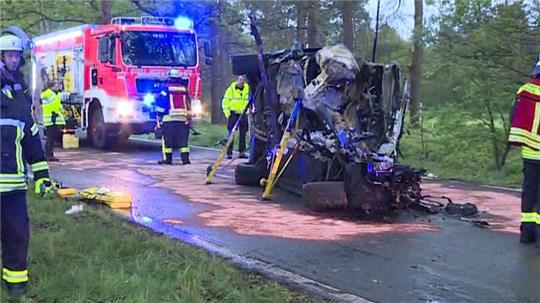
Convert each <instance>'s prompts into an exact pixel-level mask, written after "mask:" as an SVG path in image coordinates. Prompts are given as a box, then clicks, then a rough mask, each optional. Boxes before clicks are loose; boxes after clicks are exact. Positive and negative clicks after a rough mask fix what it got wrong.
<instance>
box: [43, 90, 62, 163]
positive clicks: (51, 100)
mask: <svg viewBox="0 0 540 303" xmlns="http://www.w3.org/2000/svg"><path fill="white" fill-rule="evenodd" d="M41 108H42V112H43V125H44V126H45V134H46V136H47V143H46V145H45V154H46V156H47V160H48V161H58V159H57V158H55V157H54V151H53V150H54V143H55V142H56V141H57V139H58V135H59V134H60V128H63V127H64V126H65V125H66V121H65V120H64V116H63V115H62V101H61V95H60V82H59V81H58V80H52V81H49V83H47V89H46V90H44V91H43V93H41Z"/></svg>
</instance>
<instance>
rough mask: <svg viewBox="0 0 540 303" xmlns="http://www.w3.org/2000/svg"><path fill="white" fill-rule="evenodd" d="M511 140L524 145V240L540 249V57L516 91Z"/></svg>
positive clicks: (522, 231)
mask: <svg viewBox="0 0 540 303" xmlns="http://www.w3.org/2000/svg"><path fill="white" fill-rule="evenodd" d="M516 101H517V102H516V103H515V104H514V108H513V111H512V127H511V129H510V136H509V139H508V141H509V143H510V144H513V145H518V146H521V156H522V158H523V188H522V189H523V190H522V194H521V236H520V242H521V243H536V247H537V248H539V249H540V128H539V125H540V56H539V58H538V63H537V64H536V66H535V68H534V70H533V72H532V79H531V81H530V82H529V83H527V84H525V85H523V86H522V87H521V88H520V89H519V90H518V92H517V98H516Z"/></svg>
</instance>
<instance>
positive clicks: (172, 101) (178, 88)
mask: <svg viewBox="0 0 540 303" xmlns="http://www.w3.org/2000/svg"><path fill="white" fill-rule="evenodd" d="M168 90H169V92H168V93H167V94H164V95H163V96H162V98H160V99H158V101H157V102H156V106H157V112H158V114H161V115H162V116H163V122H171V121H182V122H183V121H187V120H188V116H189V115H191V99H190V97H189V91H188V88H187V87H186V86H185V85H182V84H179V83H170V84H169V87H168Z"/></svg>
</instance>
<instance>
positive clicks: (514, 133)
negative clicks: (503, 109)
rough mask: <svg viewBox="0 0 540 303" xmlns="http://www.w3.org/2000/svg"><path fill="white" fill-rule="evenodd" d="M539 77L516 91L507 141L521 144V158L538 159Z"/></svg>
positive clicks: (539, 141) (539, 123)
mask: <svg viewBox="0 0 540 303" xmlns="http://www.w3.org/2000/svg"><path fill="white" fill-rule="evenodd" d="M539 126H540V79H534V80H532V81H531V82H529V83H527V84H525V85H523V86H522V87H520V88H519V90H518V91H517V104H516V106H515V109H514V112H513V113H512V125H511V128H510V135H509V137H508V142H509V143H510V144H513V145H518V146H521V147H522V148H521V156H522V157H523V159H528V160H538V161H540V129H539Z"/></svg>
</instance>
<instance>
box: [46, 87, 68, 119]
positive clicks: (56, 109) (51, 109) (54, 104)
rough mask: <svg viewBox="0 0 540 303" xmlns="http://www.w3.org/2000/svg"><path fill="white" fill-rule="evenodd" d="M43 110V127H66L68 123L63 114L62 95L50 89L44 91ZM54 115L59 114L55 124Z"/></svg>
mask: <svg viewBox="0 0 540 303" xmlns="http://www.w3.org/2000/svg"><path fill="white" fill-rule="evenodd" d="M41 108H42V111H43V125H45V126H52V125H59V126H63V125H66V121H65V120H64V116H63V114H62V100H61V97H60V93H55V92H54V91H53V90H52V89H50V88H48V89H46V90H45V91H43V93H41ZM53 113H56V114H57V116H56V122H55V123H53V121H52V116H53Z"/></svg>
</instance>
